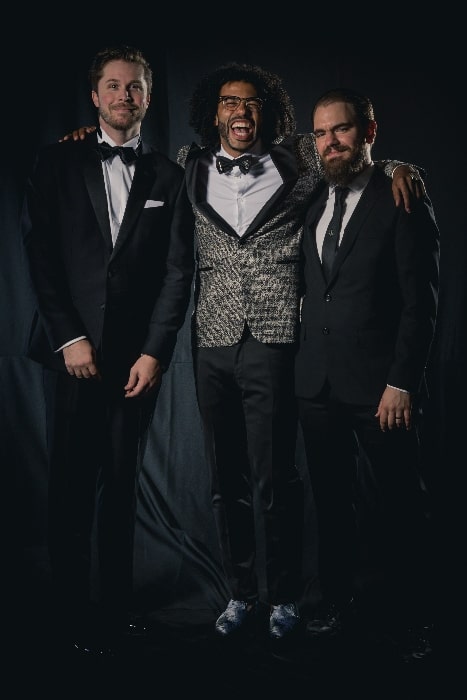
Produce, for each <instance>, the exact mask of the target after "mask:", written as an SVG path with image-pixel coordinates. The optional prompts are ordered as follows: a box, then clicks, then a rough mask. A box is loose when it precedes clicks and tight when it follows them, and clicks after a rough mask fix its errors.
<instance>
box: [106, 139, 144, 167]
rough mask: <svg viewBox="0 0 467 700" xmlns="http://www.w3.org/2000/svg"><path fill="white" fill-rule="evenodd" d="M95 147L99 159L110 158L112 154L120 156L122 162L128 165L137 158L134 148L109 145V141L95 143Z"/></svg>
mask: <svg viewBox="0 0 467 700" xmlns="http://www.w3.org/2000/svg"><path fill="white" fill-rule="evenodd" d="M97 148H98V150H99V153H100V156H101V160H107V158H111V157H112V156H120V158H121V159H122V162H123V163H125V164H126V165H128V164H129V163H133V162H134V161H135V160H136V159H137V158H138V153H137V152H136V151H135V149H134V148H130V147H129V146H111V145H110V144H109V143H106V142H105V141H102V143H99V144H98V145H97Z"/></svg>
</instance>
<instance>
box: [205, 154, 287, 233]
mask: <svg viewBox="0 0 467 700" xmlns="http://www.w3.org/2000/svg"><path fill="white" fill-rule="evenodd" d="M217 155H221V156H224V157H225V158H232V156H230V155H229V154H228V153H227V152H226V151H225V150H224V149H223V148H222V147H221V149H220V151H219V152H218V153H217ZM243 155H253V156H254V157H255V159H256V161H255V163H254V164H253V165H252V167H251V169H250V171H249V172H248V173H242V172H241V170H240V168H238V167H234V168H233V170H231V171H230V172H228V173H222V174H221V173H219V172H218V171H217V168H216V157H215V156H210V161H209V163H208V167H207V171H206V177H207V182H206V201H207V203H208V204H210V205H211V207H212V208H213V209H215V211H216V212H217V213H218V214H219V215H220V216H222V218H223V219H225V221H227V223H228V224H230V226H231V227H232V228H233V229H234V230H235V231H236V232H237V234H238V235H239V236H243V234H244V233H245V231H246V230H247V229H248V227H249V226H250V224H251V222H252V221H253V220H254V218H255V217H256V215H257V214H258V212H259V211H261V209H262V208H263V206H264V205H265V204H266V202H268V201H269V199H270V198H271V197H272V195H273V194H274V192H276V190H277V189H278V188H279V187H280V186H281V185H282V178H281V176H280V175H279V171H278V170H277V168H276V166H275V165H274V162H273V160H272V158H271V156H270V155H269V153H263V154H262V155H257V154H255V153H254V151H251V152H249V153H248V154H247V153H245V154H243Z"/></svg>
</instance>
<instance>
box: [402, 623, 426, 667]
mask: <svg viewBox="0 0 467 700" xmlns="http://www.w3.org/2000/svg"><path fill="white" fill-rule="evenodd" d="M433 642H434V627H433V625H425V626H420V627H410V628H408V629H407V630H405V631H404V633H403V634H402V635H400V636H399V639H398V642H397V647H398V650H399V656H400V658H401V659H402V661H403V662H404V663H419V662H420V661H423V660H424V659H426V658H427V657H429V656H431V654H432V652H433Z"/></svg>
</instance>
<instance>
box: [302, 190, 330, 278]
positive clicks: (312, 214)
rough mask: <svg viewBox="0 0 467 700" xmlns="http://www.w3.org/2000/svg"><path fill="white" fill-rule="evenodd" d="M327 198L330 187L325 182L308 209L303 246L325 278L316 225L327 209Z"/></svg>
mask: <svg viewBox="0 0 467 700" xmlns="http://www.w3.org/2000/svg"><path fill="white" fill-rule="evenodd" d="M327 198H328V187H327V185H324V184H323V185H322V186H321V189H320V190H319V191H317V193H316V195H315V198H314V201H313V204H311V206H310V208H309V209H308V212H307V215H306V219H305V226H304V231H303V246H304V247H305V248H306V250H307V257H308V259H309V260H310V262H313V265H314V266H315V267H318V268H319V270H320V274H321V275H322V276H323V280H324V274H323V271H322V267H321V258H320V256H319V252H318V246H317V245H316V227H317V225H318V222H319V220H320V218H321V216H322V214H323V211H324V209H325V206H326V200H327Z"/></svg>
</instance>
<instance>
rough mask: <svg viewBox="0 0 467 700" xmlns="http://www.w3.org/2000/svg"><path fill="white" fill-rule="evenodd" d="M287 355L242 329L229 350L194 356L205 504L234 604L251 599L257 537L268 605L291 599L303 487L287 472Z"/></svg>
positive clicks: (290, 465)
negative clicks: (207, 481) (207, 477)
mask: <svg viewBox="0 0 467 700" xmlns="http://www.w3.org/2000/svg"><path fill="white" fill-rule="evenodd" d="M294 352H295V346H294V345H292V344H265V343H260V342H258V341H257V340H255V338H254V337H253V336H252V335H251V334H250V333H249V332H248V330H246V331H245V333H244V336H243V338H242V339H241V341H240V342H239V343H236V344H235V345H233V346H231V347H216V348H198V349H197V350H196V352H195V376H196V387H197V397H198V403H199V409H200V413H201V419H202V426H203V431H204V439H205V448H206V457H207V461H208V464H209V467H210V471H211V495H212V504H213V509H214V515H215V519H216V524H217V528H218V535H219V542H220V546H221V553H222V558H223V565H224V568H225V571H226V575H227V577H228V580H229V584H230V588H231V596H232V598H234V599H238V600H246V601H254V600H257V599H258V598H259V595H260V593H259V586H258V571H257V564H258V561H259V556H258V554H259V552H258V549H259V547H258V542H259V538H261V541H262V542H263V543H264V545H263V549H262V552H263V554H264V561H265V572H264V577H263V580H264V582H265V586H266V588H267V596H268V602H269V603H270V604H273V605H276V604H280V603H284V602H291V601H294V600H295V599H296V597H297V594H298V584H299V578H300V566H301V557H302V525H303V485H302V481H301V479H300V477H299V474H298V471H297V469H296V466H295V448H296V434H297V412H296V407H295V399H294V391H293V388H294V384H293V369H294ZM255 505H257V506H258V512H256V511H255Z"/></svg>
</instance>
